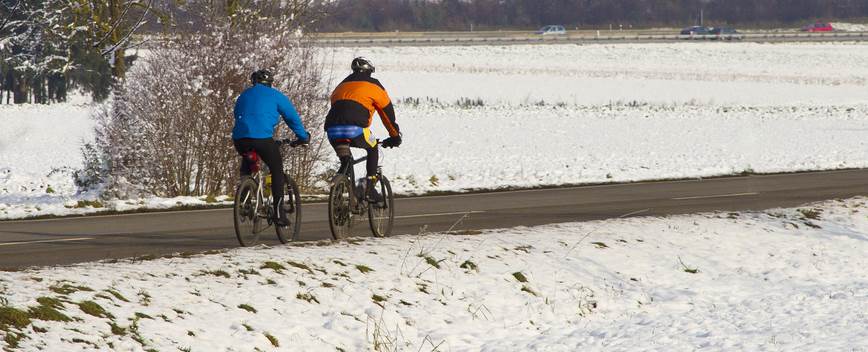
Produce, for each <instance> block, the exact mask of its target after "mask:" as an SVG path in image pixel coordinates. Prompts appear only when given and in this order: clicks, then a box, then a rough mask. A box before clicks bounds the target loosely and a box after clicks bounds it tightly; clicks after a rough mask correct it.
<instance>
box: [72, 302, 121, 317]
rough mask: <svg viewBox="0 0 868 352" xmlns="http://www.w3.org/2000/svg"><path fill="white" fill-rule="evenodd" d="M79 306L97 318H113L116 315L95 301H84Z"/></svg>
mask: <svg viewBox="0 0 868 352" xmlns="http://www.w3.org/2000/svg"><path fill="white" fill-rule="evenodd" d="M78 308H79V309H81V311H82V312H84V313H85V314H88V315H92V316H95V317H97V318H110V319H113V318H114V316H112V315H111V314H109V312H106V310H105V309H103V307H102V306H100V305H99V304H98V303H96V302H94V301H84V302H81V303H79V304H78Z"/></svg>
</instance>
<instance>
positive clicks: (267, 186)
mask: <svg viewBox="0 0 868 352" xmlns="http://www.w3.org/2000/svg"><path fill="white" fill-rule="evenodd" d="M262 191H263V193H264V194H265V196H266V197H268V196H271V174H268V175H265V189H264V190H262Z"/></svg>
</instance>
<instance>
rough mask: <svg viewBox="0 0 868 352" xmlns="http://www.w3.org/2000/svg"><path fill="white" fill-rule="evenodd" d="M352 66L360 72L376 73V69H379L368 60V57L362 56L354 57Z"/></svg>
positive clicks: (355, 70)
mask: <svg viewBox="0 0 868 352" xmlns="http://www.w3.org/2000/svg"><path fill="white" fill-rule="evenodd" d="M350 67H351V68H352V69H353V72H357V73H358V72H370V73H374V71H376V70H377V69H376V68H374V64H372V63H371V61H368V59H366V58H363V57H361V56H360V57H357V58H355V59H353V63H352V64H351V65H350Z"/></svg>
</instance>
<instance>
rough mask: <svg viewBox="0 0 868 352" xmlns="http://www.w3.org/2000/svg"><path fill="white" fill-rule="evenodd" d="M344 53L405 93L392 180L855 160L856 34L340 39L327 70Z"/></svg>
mask: <svg viewBox="0 0 868 352" xmlns="http://www.w3.org/2000/svg"><path fill="white" fill-rule="evenodd" d="M356 55H364V56H367V57H369V58H371V59H372V60H373V61H374V63H375V64H377V67H378V73H377V74H375V75H376V76H377V77H378V78H380V79H381V81H382V82H383V84H384V85H385V86H386V88H387V89H389V92H390V94H391V95H392V97H393V99H394V100H397V101H399V102H403V104H399V105H398V109H397V111H398V116H399V117H398V122H399V123H400V124H401V126H402V128H403V129H404V134H405V138H404V139H405V141H406V143H405V145H404V146H403V147H402V148H401V149H400V150H397V151H386V152H385V153H386V157H385V159H384V160H383V164H384V170H385V171H386V173H387V175H391V176H392V178H393V179H394V180H395V181H396V182H394V183H396V184H397V186H398V187H396V188H397V189H398V190H400V191H402V192H410V193H412V192H426V191H435V190H463V189H470V188H498V187H509V186H512V187H527V186H538V185H557V184H565V183H587V182H611V181H636V180H648V179H660V178H680V177H699V176H714V175H725V174H737V173H741V172H745V171H747V172H786V171H803V170H818V169H835V168H859V167H866V166H868V142H866V140H868V138H866V137H868V81H866V79H865V77H868V45H865V44H850V43H844V44H841V43H835V44H781V45H769V44H755V43H678V44H620V45H544V46H540V45H525V46H491V47H422V48H414V47H396V48H357V49H352V48H340V49H333V50H331V51H329V52H328V53H327V57H328V58H329V62H330V63H331V69H330V70H331V72H333V79H334V80H339V79H341V78H342V77H343V75H344V74H345V73H346V72H347V68H346V67H345V66H346V63H347V62H349V60H350V59H351V58H352V57H354V56H356ZM378 132H379V135H381V136H382V135H384V134H385V132H384V131H383V130H382V129H379V131H378ZM419 155H427V156H428V157H425V158H419V157H418V156H419Z"/></svg>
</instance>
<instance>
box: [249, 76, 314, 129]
mask: <svg viewBox="0 0 868 352" xmlns="http://www.w3.org/2000/svg"><path fill="white" fill-rule="evenodd" d="M234 114H235V127H234V128H233V129H232V139H233V140H235V139H241V138H255V139H263V138H272V137H274V128H275V127H277V124H278V123H280V117H281V116H283V121H285V122H286V125H287V126H289V128H290V129H291V130H292V132H295V135H296V136H297V137H298V139H302V140H310V134H309V133H307V131H306V130H305V129H304V125H302V123H301V117H299V116H298V111H296V110H295V106H293V105H292V102H290V101H289V98H287V97H286V96H285V95H283V93H281V92H280V91H278V90H277V89H274V88H271V87H269V86H266V85H263V84H256V85H254V86H253V87H250V88H247V89H246V90H245V91H244V92H243V93H241V96H240V97H238V100H237V101H236V102H235V112H234Z"/></svg>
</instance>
